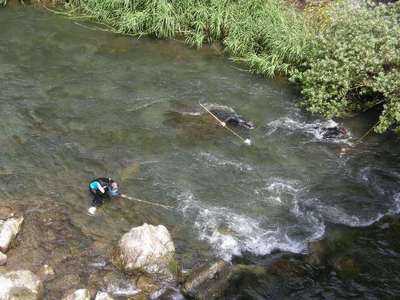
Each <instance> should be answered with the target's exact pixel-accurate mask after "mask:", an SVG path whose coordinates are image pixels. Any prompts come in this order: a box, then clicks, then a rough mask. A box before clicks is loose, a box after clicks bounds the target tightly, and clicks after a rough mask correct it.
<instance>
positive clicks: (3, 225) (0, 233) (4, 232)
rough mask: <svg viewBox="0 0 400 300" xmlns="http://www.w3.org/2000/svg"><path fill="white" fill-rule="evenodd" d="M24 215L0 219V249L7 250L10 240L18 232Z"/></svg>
mask: <svg viewBox="0 0 400 300" xmlns="http://www.w3.org/2000/svg"><path fill="white" fill-rule="evenodd" d="M23 221H24V217H20V218H10V219H8V220H6V221H2V220H0V251H2V252H7V250H8V247H9V246H10V243H11V241H12V240H13V239H14V238H15V237H16V235H17V234H18V232H19V230H20V227H21V224H22V222H23Z"/></svg>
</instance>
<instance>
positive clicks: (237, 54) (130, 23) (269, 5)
mask: <svg viewBox="0 0 400 300" xmlns="http://www.w3.org/2000/svg"><path fill="white" fill-rule="evenodd" d="M73 6H74V9H79V11H80V13H81V14H85V15H89V16H91V17H92V18H93V19H95V20H98V21H100V22H102V23H106V24H107V25H110V26H112V28H114V29H115V30H116V31H117V32H123V33H130V34H135V35H151V36H155V37H159V38H183V39H184V40H185V41H186V42H187V43H188V44H190V45H192V46H196V47H201V46H202V45H203V44H204V43H212V42H216V41H218V42H221V43H222V44H223V46H224V47H225V50H226V51H227V52H228V53H229V54H230V55H231V56H232V57H233V58H234V59H235V60H239V61H243V62H245V63H247V64H248V65H249V66H250V67H251V69H252V70H254V71H256V72H258V73H261V74H265V75H267V76H273V75H274V74H276V73H284V74H288V73H290V70H291V69H292V68H293V66H294V65H296V64H299V63H300V62H302V61H303V60H304V58H305V49H306V47H305V46H306V44H307V41H308V40H309V38H310V37H311V36H312V34H311V32H310V30H309V27H308V26H307V24H306V23H305V22H304V17H303V15H302V14H301V13H298V12H296V11H295V10H293V9H290V8H289V7H288V6H286V5H284V3H283V2H282V1H281V0H236V1H232V0H180V1H178V0H74V1H73Z"/></svg>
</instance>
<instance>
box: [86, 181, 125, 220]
mask: <svg viewBox="0 0 400 300" xmlns="http://www.w3.org/2000/svg"><path fill="white" fill-rule="evenodd" d="M89 191H90V193H91V194H92V195H93V200H92V206H91V207H90V208H89V210H88V212H89V214H91V215H93V214H94V213H95V212H96V208H97V207H99V206H100V205H102V204H103V203H104V201H105V200H106V199H108V200H110V199H111V198H113V197H117V196H120V192H119V190H118V184H117V183H116V182H115V181H114V180H112V179H111V178H106V177H100V178H96V179H93V180H92V181H91V182H90V183H89Z"/></svg>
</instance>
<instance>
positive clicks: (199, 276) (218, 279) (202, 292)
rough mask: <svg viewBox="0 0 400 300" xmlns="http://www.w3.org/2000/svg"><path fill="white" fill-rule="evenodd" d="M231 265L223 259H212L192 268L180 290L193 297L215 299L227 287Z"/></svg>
mask: <svg viewBox="0 0 400 300" xmlns="http://www.w3.org/2000/svg"><path fill="white" fill-rule="evenodd" d="M231 275H232V266H231V264H230V263H227V262H225V261H223V260H217V261H213V262H210V263H207V264H204V265H202V266H200V267H198V268H195V269H193V270H192V271H191V272H190V274H189V276H188V277H187V279H186V280H185V283H184V284H183V287H182V292H183V293H184V294H186V295H187V296H189V297H192V298H195V299H204V300H206V299H207V300H208V299H216V298H218V297H219V296H221V293H223V292H224V290H225V289H227V288H228V285H229V280H230V277H231Z"/></svg>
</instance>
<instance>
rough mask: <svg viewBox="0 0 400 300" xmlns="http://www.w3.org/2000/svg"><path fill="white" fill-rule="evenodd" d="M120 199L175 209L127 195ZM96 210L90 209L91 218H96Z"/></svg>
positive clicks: (122, 195)
mask: <svg viewBox="0 0 400 300" xmlns="http://www.w3.org/2000/svg"><path fill="white" fill-rule="evenodd" d="M119 197H121V198H124V199H128V200H132V201H137V202H142V203H146V204H151V205H156V206H160V207H163V208H165V209H174V207H172V206H169V205H164V204H160V203H154V202H150V201H146V200H142V199H138V198H134V197H130V196H128V195H125V194H120V195H119ZM96 210H97V208H96V206H91V207H89V209H88V214H89V215H90V216H94V214H95V213H96Z"/></svg>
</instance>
